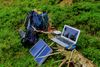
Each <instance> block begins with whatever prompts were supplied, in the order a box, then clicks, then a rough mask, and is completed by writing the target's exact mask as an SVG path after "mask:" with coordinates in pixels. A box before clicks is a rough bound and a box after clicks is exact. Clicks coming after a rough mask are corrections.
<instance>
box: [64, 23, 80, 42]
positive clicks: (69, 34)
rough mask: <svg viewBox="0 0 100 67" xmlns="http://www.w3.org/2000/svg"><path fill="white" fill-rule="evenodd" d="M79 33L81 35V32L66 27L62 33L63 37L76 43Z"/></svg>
mask: <svg viewBox="0 0 100 67" xmlns="http://www.w3.org/2000/svg"><path fill="white" fill-rule="evenodd" d="M79 33H80V30H78V29H75V28H73V27H70V26H67V25H65V26H64V29H63V32H62V36H64V38H67V39H69V40H71V41H72V42H75V43H76V41H77V39H78V36H79Z"/></svg>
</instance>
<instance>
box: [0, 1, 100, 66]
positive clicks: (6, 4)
mask: <svg viewBox="0 0 100 67" xmlns="http://www.w3.org/2000/svg"><path fill="white" fill-rule="evenodd" d="M34 8H37V9H40V10H46V11H47V12H48V14H49V17H50V21H51V23H52V24H53V26H55V27H56V28H58V29H59V30H62V28H63V26H64V25H65V24H67V25H71V26H73V27H76V28H78V29H80V30H81V34H80V37H79V40H78V45H77V49H78V50H79V51H80V52H81V53H82V54H83V55H84V56H85V57H87V58H88V59H90V60H92V61H93V62H94V64H96V66H97V67H100V57H99V56H100V19H99V18H100V2H76V3H74V4H73V5H71V6H63V7H60V6H59V5H58V4H57V2H54V1H52V0H51V1H50V2H47V1H46V0H41V1H37V0H33V1H31V0H22V1H21V0H14V1H13V0H0V67H32V66H33V67H35V66H36V65H37V64H36V62H34V60H33V57H32V56H31V55H30V53H29V49H30V48H25V47H23V46H22V44H21V42H20V37H19V34H18V29H19V28H20V26H21V24H23V22H21V21H24V19H25V17H26V15H27V13H28V12H29V11H31V10H33V9H34ZM43 36H44V37H43ZM41 37H42V38H43V39H44V40H45V41H46V42H48V44H50V42H51V41H50V40H48V39H45V38H46V36H45V35H42V36H41ZM58 59H60V56H58V55H57V56H51V57H49V58H48V59H47V61H46V63H44V64H43V65H42V66H41V67H48V66H49V67H58V65H59V64H60V63H57V64H53V62H54V61H56V60H58Z"/></svg>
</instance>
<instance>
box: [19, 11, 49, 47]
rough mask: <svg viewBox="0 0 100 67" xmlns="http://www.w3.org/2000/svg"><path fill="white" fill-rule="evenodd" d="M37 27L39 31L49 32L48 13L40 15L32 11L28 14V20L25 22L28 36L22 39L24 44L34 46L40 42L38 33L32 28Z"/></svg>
mask: <svg viewBox="0 0 100 67" xmlns="http://www.w3.org/2000/svg"><path fill="white" fill-rule="evenodd" d="M32 26H33V27H35V28H36V29H37V30H43V31H47V30H48V15H47V13H46V12H43V13H42V14H38V13H37V12H35V11H31V12H29V13H28V16H27V18H26V22H25V29H26V34H25V37H24V38H22V40H21V42H22V44H24V45H25V44H26V45H27V44H29V45H34V44H35V43H36V42H37V41H38V35H39V34H38V33H37V32H35V31H34V29H33V28H32Z"/></svg>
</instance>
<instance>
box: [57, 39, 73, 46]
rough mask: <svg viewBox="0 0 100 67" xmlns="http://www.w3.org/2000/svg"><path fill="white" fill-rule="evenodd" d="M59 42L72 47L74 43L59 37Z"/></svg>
mask: <svg viewBox="0 0 100 67" xmlns="http://www.w3.org/2000/svg"><path fill="white" fill-rule="evenodd" d="M57 39H58V40H60V41H62V42H64V43H67V44H68V45H71V44H72V43H71V42H69V41H67V40H66V39H64V38H62V37H57Z"/></svg>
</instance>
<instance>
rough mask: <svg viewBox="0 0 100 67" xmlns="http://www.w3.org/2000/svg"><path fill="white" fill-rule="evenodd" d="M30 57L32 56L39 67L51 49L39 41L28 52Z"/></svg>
mask: <svg viewBox="0 0 100 67" xmlns="http://www.w3.org/2000/svg"><path fill="white" fill-rule="evenodd" d="M29 52H30V53H31V54H32V56H34V58H35V59H34V60H35V61H36V62H37V63H38V64H39V65H41V64H42V63H43V62H44V61H45V60H46V58H47V55H49V54H50V53H51V52H52V49H51V48H50V47H49V46H48V45H47V44H46V43H45V42H44V41H43V40H42V39H40V40H39V41H38V42H37V43H36V44H35V45H34V46H33V47H32V48H31V49H30V51H29ZM42 56H46V57H42Z"/></svg>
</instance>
